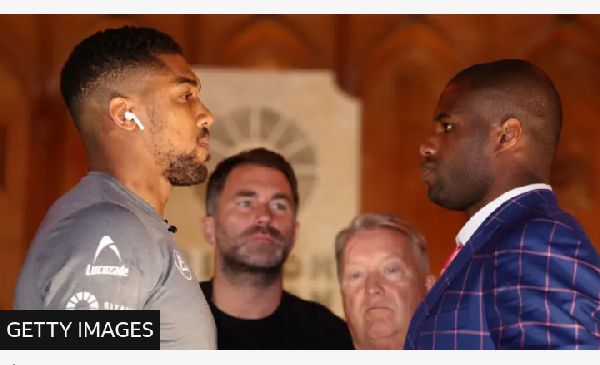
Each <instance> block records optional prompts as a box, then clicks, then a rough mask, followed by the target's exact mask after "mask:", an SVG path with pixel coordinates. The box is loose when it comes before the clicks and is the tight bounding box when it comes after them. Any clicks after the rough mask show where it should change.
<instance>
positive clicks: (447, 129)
mask: <svg viewBox="0 0 600 365" xmlns="http://www.w3.org/2000/svg"><path fill="white" fill-rule="evenodd" d="M440 124H441V125H442V129H443V130H444V132H450V131H451V130H452V128H454V126H453V125H452V124H450V123H444V122H442V123H440Z"/></svg>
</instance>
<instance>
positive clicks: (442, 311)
mask: <svg viewBox="0 0 600 365" xmlns="http://www.w3.org/2000/svg"><path fill="white" fill-rule="evenodd" d="M561 123H562V107H561V102H560V98H559V95H558V92H557V91H556V89H555V87H554V85H553V83H552V81H551V80H550V79H549V78H548V76H547V75H545V74H544V73H543V72H542V71H541V70H540V69H538V68H537V67H536V66H534V65H532V64H531V63H529V62H526V61H523V60H501V61H496V62H491V63H487V64H479V65H474V66H472V67H469V68H467V69H466V70H463V71H461V72H460V73H458V74H457V75H456V76H455V77H454V78H453V79H452V80H451V81H450V82H449V84H448V85H447V86H446V88H445V89H444V91H443V93H442V95H441V96H440V99H439V101H438V105H437V107H436V111H435V128H434V129H435V131H434V133H433V134H432V135H431V136H430V137H429V138H428V139H427V141H426V142H425V143H423V144H422V146H421V154H422V155H423V156H424V162H423V164H422V167H423V180H424V181H425V182H426V183H427V184H428V186H429V198H430V200H431V201H432V202H433V203H435V204H437V205H439V206H441V207H444V208H447V209H450V210H459V211H464V212H466V213H467V215H468V216H469V217H470V218H469V220H468V222H467V223H466V224H465V226H464V227H463V228H462V229H461V231H460V232H459V233H458V235H457V237H456V250H455V252H457V253H456V255H455V256H454V258H453V259H452V260H451V261H450V263H449V265H448V266H447V267H446V268H445V270H443V272H442V274H441V276H440V278H439V280H438V281H437V283H436V284H435V285H434V287H433V288H432V289H431V290H430V291H429V293H428V295H427V296H426V297H425V299H424V300H423V301H422V303H421V305H420V306H419V308H418V309H417V311H416V312H415V315H414V316H413V318H412V320H411V324H410V328H409V330H408V334H407V337H406V342H405V348H406V349H599V348H600V258H599V256H598V253H597V251H596V250H595V249H594V247H593V246H592V244H591V243H590V240H589V238H588V236H587V235H586V233H585V231H584V230H583V228H582V227H581V226H580V225H579V223H578V222H577V221H576V220H575V219H574V218H573V217H572V216H570V215H569V214H568V213H566V212H564V211H562V210H561V209H560V208H559V206H558V204H557V200H556V196H555V195H554V193H553V191H552V189H551V187H550V186H549V185H548V184H549V179H550V171H551V166H552V163H553V160H554V155H555V151H556V146H557V144H558V140H559V136H560V130H561ZM450 248H451V246H449V249H450Z"/></svg>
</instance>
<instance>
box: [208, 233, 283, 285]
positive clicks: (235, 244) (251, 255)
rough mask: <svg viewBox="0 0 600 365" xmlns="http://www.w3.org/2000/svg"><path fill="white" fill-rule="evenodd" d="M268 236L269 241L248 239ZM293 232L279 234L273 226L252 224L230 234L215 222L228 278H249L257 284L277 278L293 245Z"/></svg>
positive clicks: (223, 268) (267, 282) (223, 265)
mask: <svg viewBox="0 0 600 365" xmlns="http://www.w3.org/2000/svg"><path fill="white" fill-rule="evenodd" d="M257 233H258V234H263V235H268V236H269V237H270V238H271V239H270V241H268V242H249V241H250V240H251V237H252V236H253V235H254V234H257ZM293 236H294V232H293V231H291V232H288V233H286V234H283V233H281V232H280V231H279V230H278V229H276V228H274V227H272V226H252V227H249V228H247V229H246V230H244V231H243V232H242V233H240V234H239V235H238V236H232V235H231V234H229V232H227V230H226V229H225V228H224V227H222V226H219V225H217V227H216V241H217V249H218V251H219V256H220V265H221V269H222V270H223V272H225V273H226V274H227V275H228V276H230V277H231V278H233V277H249V278H252V279H251V280H252V282H253V283H255V284H257V285H260V286H269V285H271V284H272V283H274V282H275V281H276V280H277V279H279V278H280V277H281V275H282V272H283V265H284V263H285V261H286V259H287V258H288V256H289V253H290V251H291V247H292V241H293Z"/></svg>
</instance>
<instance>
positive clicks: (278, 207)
mask: <svg viewBox="0 0 600 365" xmlns="http://www.w3.org/2000/svg"><path fill="white" fill-rule="evenodd" d="M271 206H272V207H273V209H275V210H280V211H285V210H287V204H285V203H282V202H273V203H272V204H271Z"/></svg>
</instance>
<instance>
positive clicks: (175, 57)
mask: <svg viewBox="0 0 600 365" xmlns="http://www.w3.org/2000/svg"><path fill="white" fill-rule="evenodd" d="M158 58H159V59H160V60H161V61H162V63H163V64H164V66H165V71H166V72H167V76H168V77H169V82H170V83H174V84H180V83H191V84H196V86H200V80H199V79H198V76H197V75H196V74H195V73H194V72H193V71H192V69H191V67H190V65H189V63H188V62H187V60H186V59H185V58H184V57H183V56H182V55H180V54H161V55H158Z"/></svg>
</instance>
